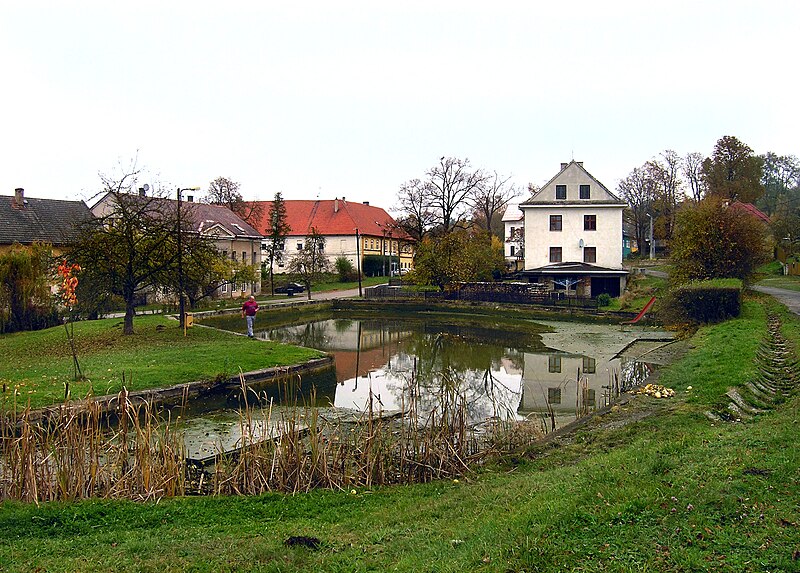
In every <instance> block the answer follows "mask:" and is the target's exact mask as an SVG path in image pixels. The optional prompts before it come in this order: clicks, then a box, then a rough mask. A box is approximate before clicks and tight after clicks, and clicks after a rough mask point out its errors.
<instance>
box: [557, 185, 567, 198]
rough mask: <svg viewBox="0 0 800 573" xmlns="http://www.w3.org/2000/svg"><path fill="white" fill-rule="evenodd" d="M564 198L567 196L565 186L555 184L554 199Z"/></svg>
mask: <svg viewBox="0 0 800 573" xmlns="http://www.w3.org/2000/svg"><path fill="white" fill-rule="evenodd" d="M566 198H567V186H566V185H556V199H566Z"/></svg>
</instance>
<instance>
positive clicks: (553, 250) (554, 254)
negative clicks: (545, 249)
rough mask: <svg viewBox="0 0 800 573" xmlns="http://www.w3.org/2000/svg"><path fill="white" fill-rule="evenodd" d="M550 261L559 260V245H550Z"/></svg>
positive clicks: (555, 261)
mask: <svg viewBox="0 0 800 573" xmlns="http://www.w3.org/2000/svg"><path fill="white" fill-rule="evenodd" d="M550 262H551V263H560V262H561V247H550Z"/></svg>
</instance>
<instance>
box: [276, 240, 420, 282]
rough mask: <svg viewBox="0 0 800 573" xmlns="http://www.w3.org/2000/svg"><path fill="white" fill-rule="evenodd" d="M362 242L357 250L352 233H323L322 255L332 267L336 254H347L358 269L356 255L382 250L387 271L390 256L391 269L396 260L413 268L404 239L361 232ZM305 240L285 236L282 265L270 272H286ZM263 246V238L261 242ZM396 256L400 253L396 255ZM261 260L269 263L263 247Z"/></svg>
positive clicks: (411, 252)
mask: <svg viewBox="0 0 800 573" xmlns="http://www.w3.org/2000/svg"><path fill="white" fill-rule="evenodd" d="M359 239H360V240H361V244H360V245H359V246H358V250H357V249H356V236H355V235H326V236H325V254H326V255H327V257H328V263H329V264H330V266H331V269H334V268H335V264H336V259H337V258H339V257H346V258H347V259H348V260H349V261H350V263H351V264H352V265H353V268H354V269H358V268H359V265H358V263H357V260H356V259H357V256H359V255H360V256H361V259H362V260H363V258H364V257H365V256H367V255H376V256H380V255H381V253H383V254H384V256H386V261H387V263H386V264H387V272H388V267H389V260H390V259H391V263H392V265H391V266H392V269H394V270H397V268H398V266H397V265H398V262H399V265H400V266H399V268H400V269H401V270H410V269H411V268H413V263H414V249H413V245H412V244H411V243H407V242H405V241H398V239H396V238H391V239H390V238H389V237H383V236H374V235H361V236H359ZM304 242H305V236H290V237H287V238H286V242H285V245H284V250H283V252H282V256H281V258H282V263H283V264H282V265H281V263H279V262H276V263H275V265H274V266H273V273H275V274H282V273H286V272H288V266H289V261H290V260H291V258H292V257H293V256H294V255H295V254H296V253H297V252H298V251H299V250H300V249H298V246H300V247H301V248H302V245H303V243H304ZM263 243H264V246H266V241H264V242H263ZM398 255H399V256H398ZM261 256H262V260H263V261H264V262H265V263H267V264H269V258H268V254H267V251H266V249H263V250H262V251H261Z"/></svg>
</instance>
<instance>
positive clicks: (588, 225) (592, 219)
mask: <svg viewBox="0 0 800 573" xmlns="http://www.w3.org/2000/svg"><path fill="white" fill-rule="evenodd" d="M583 230H584V231H596V230H597V215H584V216H583Z"/></svg>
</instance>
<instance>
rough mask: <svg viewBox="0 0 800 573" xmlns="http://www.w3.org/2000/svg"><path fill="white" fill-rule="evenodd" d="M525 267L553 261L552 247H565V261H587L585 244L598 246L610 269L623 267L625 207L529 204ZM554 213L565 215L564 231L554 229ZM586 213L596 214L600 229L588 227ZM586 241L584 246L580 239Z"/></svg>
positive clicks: (603, 263)
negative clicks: (552, 216) (581, 244)
mask: <svg viewBox="0 0 800 573" xmlns="http://www.w3.org/2000/svg"><path fill="white" fill-rule="evenodd" d="M524 212H525V268H526V269H535V268H539V267H543V266H547V265H549V264H551V262H550V247H561V249H562V251H561V260H562V261H563V262H568V261H572V262H583V247H595V248H596V249H597V260H596V261H595V262H594V263H592V264H595V265H597V266H600V267H606V268H612V269H617V268H622V247H621V245H622V208H621V207H617V206H603V205H594V206H586V207H584V206H566V205H564V206H561V205H543V206H538V205H537V206H536V207H525V208H524ZM550 215H561V231H551V230H550ZM584 215H595V217H596V220H597V230H595V231H586V230H584ZM581 240H583V247H581V246H580V241H581Z"/></svg>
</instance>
